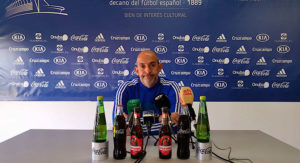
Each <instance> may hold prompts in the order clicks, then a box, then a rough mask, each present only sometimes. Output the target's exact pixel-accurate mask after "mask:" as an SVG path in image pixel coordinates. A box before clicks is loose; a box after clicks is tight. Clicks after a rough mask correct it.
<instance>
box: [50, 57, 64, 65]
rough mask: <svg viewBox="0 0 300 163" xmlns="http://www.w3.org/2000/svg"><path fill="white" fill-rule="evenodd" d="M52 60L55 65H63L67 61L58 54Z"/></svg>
mask: <svg viewBox="0 0 300 163" xmlns="http://www.w3.org/2000/svg"><path fill="white" fill-rule="evenodd" d="M53 62H54V63H55V64H57V65H63V64H65V63H67V59H66V58H65V57H62V56H58V57H55V58H54V59H53Z"/></svg>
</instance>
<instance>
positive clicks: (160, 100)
mask: <svg viewBox="0 0 300 163" xmlns="http://www.w3.org/2000/svg"><path fill="white" fill-rule="evenodd" d="M154 104H155V107H156V108H158V109H159V110H160V112H161V113H162V108H163V107H167V108H169V109H168V110H169V111H168V112H169V115H170V114H171V113H170V107H171V102H170V100H169V98H168V96H167V95H165V94H163V93H160V94H158V95H157V96H155V98H154Z"/></svg>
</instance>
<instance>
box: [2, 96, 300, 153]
mask: <svg viewBox="0 0 300 163" xmlns="http://www.w3.org/2000/svg"><path fill="white" fill-rule="evenodd" d="M104 105H105V106H104V107H105V109H106V110H105V113H106V118H107V122H108V129H111V127H112V124H111V110H112V105H113V103H112V102H104ZM194 108H197V109H196V111H198V103H195V104H194ZM95 110H96V102H7V101H6V102H0V142H2V141H5V140H7V139H9V138H11V137H13V136H15V135H17V134H20V133H22V132H24V131H26V130H29V129H92V127H93V124H94V114H95ZM208 113H209V118H210V124H211V129H212V130H261V131H263V132H265V133H267V134H269V135H271V136H273V137H275V138H277V139H279V140H281V141H283V142H285V143H287V144H290V145H291V146H294V147H295V148H298V149H300V127H299V125H300V103H291V102H285V103H279V102H263V103H262V102H261V103H259V102H208Z"/></svg>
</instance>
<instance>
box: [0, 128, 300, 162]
mask: <svg viewBox="0 0 300 163" xmlns="http://www.w3.org/2000/svg"><path fill="white" fill-rule="evenodd" d="M108 139H109V141H110V148H109V159H108V160H105V162H133V161H134V160H132V159H131V158H130V154H127V157H126V159H125V160H114V159H113V157H112V150H113V140H112V133H111V132H109V133H108ZM211 139H212V140H213V141H214V142H215V143H216V145H218V146H219V147H228V146H231V147H232V154H231V156H232V157H235V158H250V159H251V160H252V161H253V162H254V163H300V150H297V149H296V148H293V147H291V146H289V145H287V144H285V143H283V142H281V141H279V140H277V139H275V138H273V137H271V136H269V135H266V134H264V133H263V132H261V131H219V130H218V131H211ZM91 140H92V131H91V130H29V131H26V132H24V133H22V134H20V135H18V136H15V137H13V138H11V139H9V140H7V141H5V142H3V143H0V163H91V162H93V161H92V160H91ZM128 140H129V137H128V138H127V144H128ZM144 143H145V139H144ZM153 143H154V139H153V138H150V139H149V143H148V147H147V155H146V157H145V158H144V160H143V161H142V162H145V163H146V162H151V163H159V162H164V163H166V162H172V163H173V162H178V163H179V162H181V163H182V162H183V161H184V162H198V160H197V159H196V158H195V150H193V149H191V156H190V159H188V160H179V159H177V156H176V150H177V145H176V144H175V143H174V142H173V151H172V159H170V160H161V159H159V157H158V147H157V146H153ZM127 151H129V145H128V146H127ZM213 152H215V153H217V154H220V155H222V156H223V157H227V154H226V152H224V151H220V150H217V149H216V148H214V147H213ZM94 162H95V161H94ZM206 162H209V163H221V162H224V161H221V160H220V159H218V158H216V157H213V159H212V160H211V161H206ZM239 162H247V161H239Z"/></svg>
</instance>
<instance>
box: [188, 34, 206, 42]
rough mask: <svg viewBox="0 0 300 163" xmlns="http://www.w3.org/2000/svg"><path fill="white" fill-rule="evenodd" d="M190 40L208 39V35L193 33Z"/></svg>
mask: <svg viewBox="0 0 300 163" xmlns="http://www.w3.org/2000/svg"><path fill="white" fill-rule="evenodd" d="M192 41H209V35H203V36H197V35H194V36H193V37H192Z"/></svg>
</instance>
